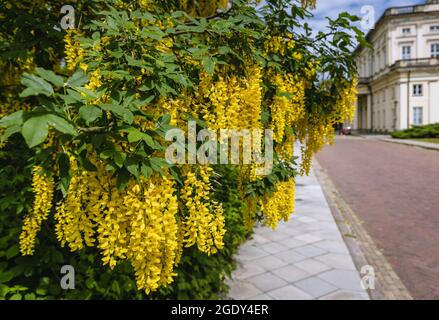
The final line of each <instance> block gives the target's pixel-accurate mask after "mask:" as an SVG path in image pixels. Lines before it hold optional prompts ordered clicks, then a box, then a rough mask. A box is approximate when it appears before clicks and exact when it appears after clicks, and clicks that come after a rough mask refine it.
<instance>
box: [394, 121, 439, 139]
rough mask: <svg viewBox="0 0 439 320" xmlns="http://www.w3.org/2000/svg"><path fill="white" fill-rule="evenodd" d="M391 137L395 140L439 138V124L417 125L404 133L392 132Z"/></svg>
mask: <svg viewBox="0 0 439 320" xmlns="http://www.w3.org/2000/svg"><path fill="white" fill-rule="evenodd" d="M391 135H392V138H395V139H423V138H439V123H433V124H427V125H424V126H417V125H415V126H412V127H411V128H409V129H406V130H403V131H395V132H392V133H391Z"/></svg>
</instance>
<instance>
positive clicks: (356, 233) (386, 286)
mask: <svg viewBox="0 0 439 320" xmlns="http://www.w3.org/2000/svg"><path fill="white" fill-rule="evenodd" d="M313 164H314V172H315V174H316V176H317V179H318V181H319V182H320V184H321V186H322V189H323V193H324V195H325V197H326V200H327V201H328V204H329V207H330V209H331V212H332V214H333V216H334V219H335V222H336V223H337V226H338V228H339V230H340V233H341V235H342V237H343V240H344V241H345V243H346V245H347V247H348V249H349V251H350V253H351V255H352V259H353V261H354V264H355V266H356V267H357V270H358V271H360V270H361V268H362V267H363V266H366V265H371V266H373V268H374V270H375V276H376V281H375V289H374V290H370V289H369V290H368V294H369V296H370V298H371V299H372V300H413V297H412V296H411V295H410V293H409V291H408V290H407V288H406V287H405V285H404V284H403V283H402V281H401V279H400V278H399V276H398V275H397V274H396V272H395V271H394V270H393V268H392V266H391V265H390V263H389V262H388V261H387V259H386V258H385V257H384V255H383V254H382V253H381V251H380V250H379V249H378V247H377V246H376V244H375V242H374V241H373V239H372V238H371V237H370V235H369V234H368V233H367V231H366V229H365V228H364V227H363V225H362V222H361V221H360V220H359V219H358V217H357V216H356V215H355V213H354V212H353V210H352V209H351V208H350V207H349V205H348V204H347V203H346V202H345V201H344V200H343V199H342V197H341V196H340V194H339V192H338V190H337V189H336V187H335V186H334V184H333V183H332V181H331V180H330V178H329V177H328V175H327V174H326V173H325V171H324V170H323V169H322V167H321V166H320V164H319V163H318V162H317V160H316V159H315V160H314V163H313ZM360 276H361V275H360Z"/></svg>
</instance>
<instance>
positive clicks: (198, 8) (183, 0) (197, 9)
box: [179, 0, 229, 17]
mask: <svg viewBox="0 0 439 320" xmlns="http://www.w3.org/2000/svg"><path fill="white" fill-rule="evenodd" d="M228 3H229V0H198V1H197V2H195V1H191V0H179V4H180V8H182V9H183V10H184V11H186V12H187V13H188V14H190V15H192V16H197V15H198V16H201V17H208V16H212V15H214V14H215V13H216V11H217V10H218V9H225V8H227V5H228Z"/></svg>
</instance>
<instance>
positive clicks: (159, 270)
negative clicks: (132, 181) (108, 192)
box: [124, 178, 179, 293]
mask: <svg viewBox="0 0 439 320" xmlns="http://www.w3.org/2000/svg"><path fill="white" fill-rule="evenodd" d="M124 205H125V207H126V208H127V210H128V211H127V212H126V215H127V216H128V217H129V223H130V226H129V227H130V230H131V232H130V238H129V240H128V248H127V250H128V252H127V257H128V259H129V260H130V261H131V264H132V265H133V267H134V270H135V272H136V280H137V287H138V288H139V289H143V290H145V291H146V292H147V293H149V292H151V291H155V290H157V288H158V287H159V286H161V285H167V284H170V283H171V282H172V280H173V277H174V276H175V274H174V273H173V269H174V265H175V262H176V261H177V253H178V252H179V245H178V243H177V240H178V225H177V220H176V217H175V216H176V214H177V211H178V201H177V197H176V196H175V194H174V183H173V181H172V180H169V179H166V178H164V179H163V180H157V181H149V182H147V183H146V184H145V185H143V186H140V185H138V184H137V185H135V186H134V187H133V188H132V189H131V190H130V191H128V193H127V195H126V196H125V197H124Z"/></svg>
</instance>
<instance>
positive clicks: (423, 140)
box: [413, 138, 439, 143]
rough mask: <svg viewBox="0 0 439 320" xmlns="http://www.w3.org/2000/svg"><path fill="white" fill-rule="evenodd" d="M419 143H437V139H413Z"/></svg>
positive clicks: (438, 139)
mask: <svg viewBox="0 0 439 320" xmlns="http://www.w3.org/2000/svg"><path fill="white" fill-rule="evenodd" d="M413 140H416V141H421V142H430V143H439V138H426V139H413Z"/></svg>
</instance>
